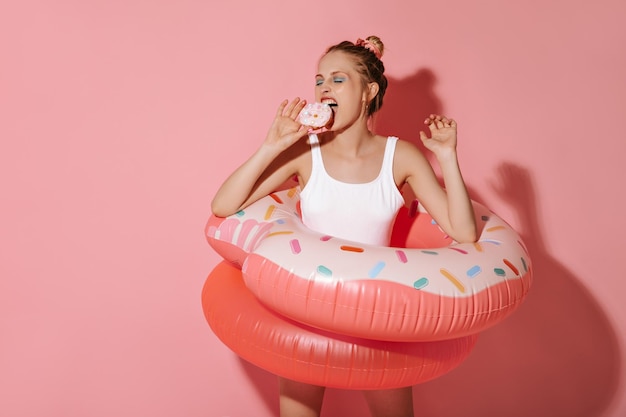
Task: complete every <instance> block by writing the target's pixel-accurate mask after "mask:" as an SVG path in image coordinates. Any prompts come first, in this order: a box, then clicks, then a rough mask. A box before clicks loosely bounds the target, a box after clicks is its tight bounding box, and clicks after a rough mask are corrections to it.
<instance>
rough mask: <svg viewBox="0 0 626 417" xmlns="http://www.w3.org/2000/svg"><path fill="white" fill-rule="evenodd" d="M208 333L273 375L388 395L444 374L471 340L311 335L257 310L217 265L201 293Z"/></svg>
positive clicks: (224, 266) (239, 281)
mask: <svg viewBox="0 0 626 417" xmlns="http://www.w3.org/2000/svg"><path fill="white" fill-rule="evenodd" d="M202 308H203V312H204V315H205V318H206V320H207V322H208V323H209V326H210V327H211V329H212V330H213V332H214V334H215V335H216V336H217V337H218V338H219V339H220V341H222V342H223V343H224V344H225V345H226V346H227V347H228V348H230V349H231V350H232V351H233V352H235V353H236V354H237V355H238V356H240V357H241V358H242V359H244V360H246V361H248V362H250V363H252V364H254V365H256V366H258V367H260V368H262V369H265V370H266V371H269V372H271V373H273V374H276V375H279V376H282V377H284V378H289V379H292V380H296V381H300V382H305V383H308V384H314V385H320V386H326V387H333V388H344V389H390V388H399V387H406V386H411V385H416V384H419V383H422V382H426V381H429V380H432V379H434V378H437V377H439V376H441V375H444V374H446V373H448V372H450V371H451V370H453V369H454V368H456V367H457V366H458V365H460V364H461V363H462V362H463V361H464V360H465V359H466V358H467V357H468V356H469V354H470V353H471V351H472V349H473V348H474V346H475V344H476V340H477V335H472V336H466V337H462V338H458V339H452V340H445V341H439V342H413V343H398V342H384V341H377V340H371V339H360V338H354V337H348V336H343V335H338V334H333V333H330V332H326V331H323V330H318V329H315V328H312V327H309V326H306V325H303V324H300V323H297V322H295V321H293V320H289V319H287V318H285V317H284V316H281V315H279V314H276V313H275V312H273V311H271V310H270V309H268V308H267V307H266V306H264V305H263V304H262V303H261V302H260V301H259V300H258V299H257V298H256V297H255V296H254V295H253V294H252V293H251V292H250V290H249V289H247V288H246V286H245V285H244V283H243V277H242V274H241V270H240V269H239V268H237V267H236V266H234V265H233V264H231V263H229V262H227V261H222V262H221V263H219V264H218V265H217V266H216V267H215V268H214V269H213V271H212V272H211V273H210V274H209V276H208V278H207V279H206V281H205V284H204V287H203V289H202Z"/></svg>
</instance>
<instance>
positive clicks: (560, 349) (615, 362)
mask: <svg viewBox="0 0 626 417" xmlns="http://www.w3.org/2000/svg"><path fill="white" fill-rule="evenodd" d="M435 81H436V77H435V76H434V74H433V73H432V72H431V71H429V70H420V71H418V72H416V73H415V74H414V75H413V76H411V77H408V78H406V79H402V80H393V79H390V80H389V90H388V93H387V95H386V96H385V103H384V106H383V110H381V113H380V115H379V116H378V119H377V120H376V131H377V132H380V133H381V134H393V135H396V136H399V137H401V138H403V139H405V140H410V141H413V142H414V143H416V144H417V145H418V146H420V147H422V145H421V142H420V140H419V137H418V134H417V132H418V131H419V130H421V129H422V121H423V120H424V119H425V118H426V116H428V115H429V114H430V113H442V111H443V109H442V105H441V102H440V100H438V98H437V97H436V96H435V94H434V93H433V91H434V89H433V87H434V84H435ZM418 100H419V101H418ZM496 174H497V175H494V177H499V182H498V183H495V184H493V186H494V187H495V188H496V189H497V194H498V195H499V196H501V197H502V198H503V199H505V201H506V202H507V203H508V204H511V206H512V207H514V208H515V209H516V210H517V212H518V215H519V216H520V223H519V224H521V230H519V232H520V234H521V235H522V238H523V239H524V242H525V243H526V245H527V247H528V250H529V252H530V254H531V257H532V262H533V268H534V283H533V287H532V288H531V292H530V294H529V296H528V297H527V299H526V301H525V303H524V304H523V305H522V306H521V307H520V309H519V310H518V311H516V312H515V313H514V314H513V315H512V316H511V317H509V318H508V319H507V320H505V321H504V322H503V323H501V324H499V325H497V326H495V327H493V328H492V329H490V330H487V331H485V332H484V333H483V334H482V335H481V337H480V338H479V340H478V345H477V347H476V349H475V350H474V352H473V353H472V355H470V357H469V359H468V360H467V361H466V362H465V363H464V364H462V365H461V366H460V367H459V368H457V369H456V370H454V371H452V372H451V373H450V374H448V375H445V376H443V377H441V378H439V379H437V380H434V381H431V382H428V383H425V384H422V385H419V386H416V387H415V388H414V400H415V412H416V416H420V417H435V416H436V417H457V416H465V417H500V416H506V417H529V416H533V417H601V416H602V414H603V412H604V411H606V410H607V408H608V407H609V406H610V405H611V403H612V401H613V400H614V398H615V396H616V391H617V388H618V384H619V375H620V373H621V366H622V365H621V363H620V359H619V350H618V343H617V339H616V336H615V330H614V329H613V328H612V327H611V326H610V324H609V322H608V320H607V318H606V316H605V314H604V312H603V310H602V308H601V306H600V305H599V304H598V303H597V302H596V300H594V299H593V297H592V296H591V294H590V293H589V292H588V291H587V290H586V289H585V288H584V287H583V286H582V285H581V284H580V282H581V281H582V280H584V281H585V282H589V279H588V278H587V279H585V277H577V276H576V275H574V273H573V272H572V271H570V270H568V269H567V268H566V267H565V266H564V265H562V264H561V263H560V262H559V261H558V260H556V259H554V258H553V257H552V256H551V255H550V253H549V252H548V250H547V248H546V246H545V244H544V240H543V236H542V231H541V228H540V224H541V223H542V222H541V221H540V219H539V218H538V213H537V208H536V203H535V192H534V189H533V182H532V177H531V175H530V174H529V172H527V170H525V169H524V168H522V167H519V166H517V165H515V164H513V163H505V164H503V165H502V166H501V167H500V170H499V172H498V173H496ZM470 194H471V195H472V198H473V199H474V200H476V201H481V198H480V195H479V193H478V192H477V191H475V190H470ZM241 363H242V366H243V368H244V369H245V370H246V372H247V374H248V375H249V376H250V378H251V380H252V381H253V382H254V384H255V386H256V387H257V389H258V391H259V394H260V395H261V396H262V398H263V399H264V400H265V402H266V404H267V407H268V409H269V410H271V412H272V413H273V414H274V415H278V388H277V380H276V377H275V376H273V375H271V374H269V373H267V372H265V371H262V370H260V369H258V368H256V367H255V366H253V365H250V364H248V363H247V362H244V361H241ZM323 415H324V416H325V417H349V416H364V415H368V412H367V407H366V406H365V401H364V400H363V397H362V396H361V394H360V392H353V391H341V390H328V392H327V396H326V399H325V403H324V408H323Z"/></svg>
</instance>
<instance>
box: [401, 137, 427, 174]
mask: <svg viewBox="0 0 626 417" xmlns="http://www.w3.org/2000/svg"><path fill="white" fill-rule="evenodd" d="M424 170H427V171H431V170H432V168H431V166H430V163H429V162H428V160H427V159H426V157H425V156H424V154H423V153H422V151H421V150H420V149H419V148H418V147H417V146H416V145H415V144H413V143H411V142H408V141H406V140H402V139H398V141H397V142H396V151H395V153H394V158H393V172H394V177H395V179H396V182H397V183H398V184H402V183H404V182H406V181H407V180H408V179H409V178H410V177H411V176H413V175H416V174H418V173H420V172H424Z"/></svg>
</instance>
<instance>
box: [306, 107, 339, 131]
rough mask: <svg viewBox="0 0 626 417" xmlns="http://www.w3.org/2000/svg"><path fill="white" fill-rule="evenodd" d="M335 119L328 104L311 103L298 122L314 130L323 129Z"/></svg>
mask: <svg viewBox="0 0 626 417" xmlns="http://www.w3.org/2000/svg"><path fill="white" fill-rule="evenodd" d="M331 117H333V111H332V109H331V108H330V106H329V105H328V104H325V103H309V104H307V105H306V106H304V108H303V109H302V111H301V112H300V114H299V115H298V121H299V122H300V123H301V124H303V125H305V126H310V127H313V128H321V127H324V126H326V124H328V121H329V120H330V119H331Z"/></svg>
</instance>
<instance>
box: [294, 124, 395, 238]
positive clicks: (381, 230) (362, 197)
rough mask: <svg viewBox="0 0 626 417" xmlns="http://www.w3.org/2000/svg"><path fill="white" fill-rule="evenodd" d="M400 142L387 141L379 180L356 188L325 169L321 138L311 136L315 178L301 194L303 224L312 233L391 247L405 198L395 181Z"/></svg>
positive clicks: (312, 169) (312, 176) (393, 138)
mask: <svg viewBox="0 0 626 417" xmlns="http://www.w3.org/2000/svg"><path fill="white" fill-rule="evenodd" d="M397 141H398V138H396V137H389V138H387V145H386V147H385V156H384V158H383V164H382V166H381V168H380V172H379V173H378V177H376V179H374V180H373V181H370V182H367V183H359V184H352V183H346V182H342V181H338V180H336V179H334V178H332V177H331V176H330V175H328V173H327V172H326V169H325V168H324V161H323V159H322V151H321V149H320V144H319V139H318V138H317V135H315V134H311V135H309V143H310V144H311V155H312V167H311V178H309V181H308V183H307V184H306V186H305V187H304V189H303V190H302V192H301V194H300V204H301V210H302V221H303V223H304V224H305V225H306V226H307V227H309V228H310V229H312V230H315V231H317V232H319V233H324V234H327V235H330V236H334V237H338V238H342V239H346V240H351V241H354V242H359V243H364V244H371V245H378V246H388V245H389V240H390V237H391V229H392V226H393V221H394V219H395V216H396V214H397V213H398V210H399V209H400V207H402V206H403V205H404V198H403V197H402V195H401V194H400V191H398V187H397V186H396V183H395V181H394V179H393V155H394V153H395V149H396V142H397Z"/></svg>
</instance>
